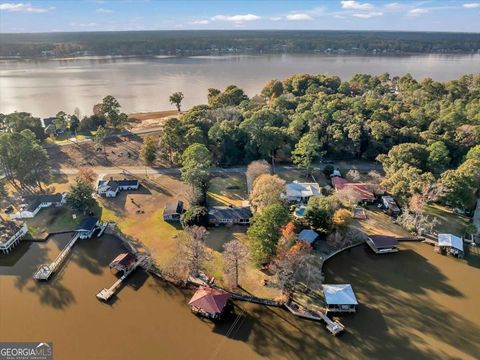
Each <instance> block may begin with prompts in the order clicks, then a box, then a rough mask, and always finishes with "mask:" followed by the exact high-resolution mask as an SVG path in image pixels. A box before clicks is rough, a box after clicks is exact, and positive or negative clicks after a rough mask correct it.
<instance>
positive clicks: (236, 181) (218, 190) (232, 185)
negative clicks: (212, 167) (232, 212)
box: [207, 173, 247, 206]
mask: <svg viewBox="0 0 480 360" xmlns="http://www.w3.org/2000/svg"><path fill="white" fill-rule="evenodd" d="M246 186H247V185H246V179H245V174H243V173H236V174H228V175H222V176H216V177H214V178H213V179H212V180H211V181H210V188H209V191H208V193H207V196H208V197H207V202H208V205H209V206H222V205H223V206H227V205H234V206H241V205H242V201H244V200H246V199H247V193H246Z"/></svg>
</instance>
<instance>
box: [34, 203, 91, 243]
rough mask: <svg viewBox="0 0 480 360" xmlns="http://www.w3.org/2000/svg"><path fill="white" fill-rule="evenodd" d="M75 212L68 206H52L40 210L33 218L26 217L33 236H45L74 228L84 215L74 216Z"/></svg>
mask: <svg viewBox="0 0 480 360" xmlns="http://www.w3.org/2000/svg"><path fill="white" fill-rule="evenodd" d="M73 215H74V214H73V212H72V211H71V210H70V209H69V208H68V207H67V206H62V207H50V208H46V209H42V210H40V212H39V213H38V214H37V215H36V216H35V217H34V218H32V219H26V220H25V222H26V223H27V225H28V229H29V233H30V235H31V237H32V238H34V239H35V238H43V237H44V236H46V235H47V234H48V233H53V232H61V231H69V230H74V229H75V227H76V226H77V225H78V223H79V222H80V220H81V219H82V216H78V215H77V218H76V219H74V218H73Z"/></svg>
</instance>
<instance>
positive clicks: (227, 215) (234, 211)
mask: <svg viewBox="0 0 480 360" xmlns="http://www.w3.org/2000/svg"><path fill="white" fill-rule="evenodd" d="M251 217H252V211H251V210H250V207H249V206H212V207H210V208H209V209H208V222H209V223H210V224H212V225H219V224H242V225H245V224H248V223H250V219H251Z"/></svg>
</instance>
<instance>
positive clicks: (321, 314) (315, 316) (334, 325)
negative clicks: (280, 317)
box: [285, 304, 345, 335]
mask: <svg viewBox="0 0 480 360" xmlns="http://www.w3.org/2000/svg"><path fill="white" fill-rule="evenodd" d="M285 307H286V308H287V309H288V310H289V311H290V312H291V313H292V314H293V315H296V316H298V317H301V318H304V319H309V320H314V321H322V322H323V323H325V326H326V328H327V330H328V331H330V333H331V334H332V335H338V334H339V333H341V332H342V331H344V330H345V326H344V325H343V324H341V323H340V322H339V321H337V320H335V321H334V320H332V319H330V318H329V317H328V316H327V311H326V310H324V311H313V310H309V309H306V308H303V307H298V308H297V309H294V308H293V307H292V306H289V305H288V304H286V305H285Z"/></svg>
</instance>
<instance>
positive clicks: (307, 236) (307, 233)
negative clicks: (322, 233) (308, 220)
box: [297, 229, 318, 245]
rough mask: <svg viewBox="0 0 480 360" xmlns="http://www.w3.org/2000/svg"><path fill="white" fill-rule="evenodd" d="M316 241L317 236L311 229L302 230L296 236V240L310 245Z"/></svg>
mask: <svg viewBox="0 0 480 360" xmlns="http://www.w3.org/2000/svg"><path fill="white" fill-rule="evenodd" d="M317 239H318V234H317V233H316V232H315V231H313V230H312V229H304V230H302V231H300V233H299V234H298V235H297V240H299V241H305V242H306V243H308V244H310V245H312V244H313V243H314V242H315V241H316V240H317Z"/></svg>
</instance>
